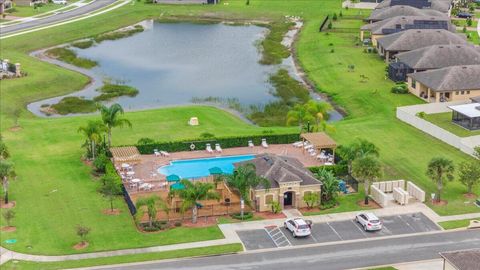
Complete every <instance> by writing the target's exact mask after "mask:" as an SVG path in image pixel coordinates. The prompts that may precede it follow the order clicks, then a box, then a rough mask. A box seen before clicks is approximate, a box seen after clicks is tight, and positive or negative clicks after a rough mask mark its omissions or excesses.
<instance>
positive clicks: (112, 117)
mask: <svg viewBox="0 0 480 270" xmlns="http://www.w3.org/2000/svg"><path fill="white" fill-rule="evenodd" d="M98 109H99V110H100V114H101V115H102V121H103V124H105V126H106V127H107V134H108V147H110V146H111V145H112V129H113V128H114V127H124V126H128V127H132V123H130V121H128V120H127V119H124V118H120V115H121V114H123V108H122V106H120V104H118V103H115V104H113V105H112V106H110V107H107V106H105V105H102V104H100V105H98Z"/></svg>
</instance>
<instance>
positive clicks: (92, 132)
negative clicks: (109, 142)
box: [78, 120, 106, 159]
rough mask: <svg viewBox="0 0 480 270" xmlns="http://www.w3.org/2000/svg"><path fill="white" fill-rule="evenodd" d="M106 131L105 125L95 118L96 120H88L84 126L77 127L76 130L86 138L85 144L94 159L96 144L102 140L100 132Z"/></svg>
mask: <svg viewBox="0 0 480 270" xmlns="http://www.w3.org/2000/svg"><path fill="white" fill-rule="evenodd" d="M105 131H106V127H105V125H104V124H103V123H102V122H101V121H99V120H97V121H92V120H90V121H88V123H87V125H86V126H83V127H79V128H78V132H79V133H82V134H83V135H84V136H85V137H86V138H87V140H86V142H85V144H86V146H87V149H88V151H89V152H90V154H91V155H92V159H95V152H96V149H97V145H98V144H99V143H100V142H101V141H102V133H103V132H105ZM87 157H88V153H87Z"/></svg>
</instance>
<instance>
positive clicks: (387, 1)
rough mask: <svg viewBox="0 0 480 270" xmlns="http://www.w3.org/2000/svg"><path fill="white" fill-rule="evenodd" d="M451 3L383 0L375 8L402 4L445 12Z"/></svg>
mask: <svg viewBox="0 0 480 270" xmlns="http://www.w3.org/2000/svg"><path fill="white" fill-rule="evenodd" d="M451 4H452V1H451V0H384V1H382V2H381V3H380V4H378V5H377V7H376V8H377V9H378V8H386V7H393V6H399V5H403V6H411V7H416V8H430V9H433V10H437V11H440V12H444V13H446V12H448V10H449V9H450V6H451Z"/></svg>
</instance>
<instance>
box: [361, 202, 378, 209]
mask: <svg viewBox="0 0 480 270" xmlns="http://www.w3.org/2000/svg"><path fill="white" fill-rule="evenodd" d="M357 205H358V206H360V207H368V208H371V209H375V208H381V206H380V205H379V204H378V203H376V202H375V201H374V200H368V204H365V201H364V200H360V201H358V202H357Z"/></svg>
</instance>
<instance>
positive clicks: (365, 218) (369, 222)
mask: <svg viewBox="0 0 480 270" xmlns="http://www.w3.org/2000/svg"><path fill="white" fill-rule="evenodd" d="M355 221H356V222H358V223H359V224H360V225H362V227H363V229H364V230H365V231H378V230H381V229H382V221H380V219H379V218H378V217H377V216H375V215H374V214H373V213H360V214H358V215H357V216H356V217H355Z"/></svg>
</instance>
